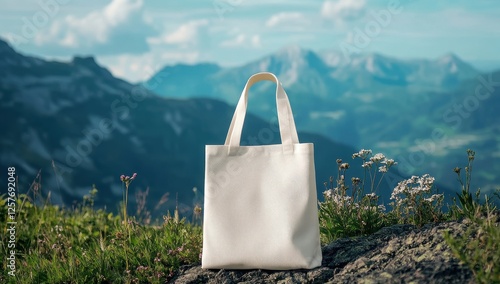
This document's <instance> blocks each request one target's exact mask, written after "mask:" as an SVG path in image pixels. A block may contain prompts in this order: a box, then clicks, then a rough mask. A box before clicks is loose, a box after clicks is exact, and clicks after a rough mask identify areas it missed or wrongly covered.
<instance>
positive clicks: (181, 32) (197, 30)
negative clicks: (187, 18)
mask: <svg viewBox="0 0 500 284" xmlns="http://www.w3.org/2000/svg"><path fill="white" fill-rule="evenodd" d="M207 25H208V20H206V19H202V20H195V21H191V22H188V23H185V24H183V25H181V26H179V27H178V28H177V29H176V30H175V31H174V32H172V33H169V34H165V35H163V36H162V37H161V41H163V42H164V43H170V44H180V45H196V44H197V43H198V39H199V36H200V34H201V33H206V30H203V28H204V27H206V26H207ZM161 41H160V42H161Z"/></svg>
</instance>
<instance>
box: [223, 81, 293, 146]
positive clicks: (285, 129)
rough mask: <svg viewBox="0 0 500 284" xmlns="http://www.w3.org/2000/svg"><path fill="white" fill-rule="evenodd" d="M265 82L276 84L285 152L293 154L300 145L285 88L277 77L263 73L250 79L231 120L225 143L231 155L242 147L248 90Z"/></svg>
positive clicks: (281, 134) (282, 142) (279, 120)
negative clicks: (255, 84)
mask: <svg viewBox="0 0 500 284" xmlns="http://www.w3.org/2000/svg"><path fill="white" fill-rule="evenodd" d="M265 80H266V81H272V82H274V83H276V105H277V109H278V122H279V128H280V136H281V144H282V145H283V152H293V144H298V143H299V137H298V136H297V129H296V127H295V121H294V119H293V114H292V108H291V106H290V101H289V100H288V96H287V95H286V92H285V90H284V89H283V86H282V85H281V83H280V82H279V80H278V78H277V77H276V75H274V74H272V73H269V72H262V73H257V74H254V75H252V76H251V77H250V78H249V79H248V81H247V83H246V85H245V88H244V89H243V92H242V93H241V97H240V100H239V101H238V105H237V106H236V110H235V112H234V115H233V119H232V120H231V125H230V126H229V131H228V133H227V136H226V142H225V143H224V145H226V146H229V149H228V151H229V153H231V152H233V151H234V150H235V149H236V147H238V146H240V140H241V132H242V131H243V122H244V121H245V115H246V111H247V103H248V90H249V89H250V87H252V85H253V84H254V83H256V82H259V81H265ZM232 150H233V151H232Z"/></svg>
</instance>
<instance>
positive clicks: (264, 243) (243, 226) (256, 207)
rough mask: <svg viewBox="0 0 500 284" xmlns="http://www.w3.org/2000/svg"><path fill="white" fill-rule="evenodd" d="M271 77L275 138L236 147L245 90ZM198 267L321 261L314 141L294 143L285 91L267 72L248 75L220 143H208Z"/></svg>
mask: <svg viewBox="0 0 500 284" xmlns="http://www.w3.org/2000/svg"><path fill="white" fill-rule="evenodd" d="M263 80H267V81H272V82H274V83H276V104H277V109H278V121H279V128H280V136H281V144H276V145H262V146H240V140H241V132H242V129H243V123H244V119H245V114H246V110H247V101H248V90H249V88H250V87H251V86H252V85H253V84H254V83H256V82H259V81H263ZM205 150H206V157H205V200H204V220H203V252H202V268H204V269H222V268H224V269H269V270H289V269H301V268H302V269H311V268H314V267H318V266H320V265H321V260H322V255H321V244H320V238H319V221H318V203H317V193H316V179H315V168H314V146H313V144H311V143H299V139H298V136H297V130H296V127H295V122H294V119H293V114H292V109H291V106H290V102H289V100H288V96H287V94H286V92H285V90H284V89H283V87H282V85H281V83H280V82H279V80H278V78H277V77H276V76H275V75H274V74H272V73H267V72H263V73H257V74H255V75H253V76H251V77H250V79H249V80H248V82H247V84H246V85H245V87H244V89H243V92H242V94H241V97H240V100H239V102H238V105H237V106H236V110H235V113H234V115H233V119H232V121H231V125H230V127H229V131H228V134H227V137H226V141H225V143H224V145H207V146H206V149H205Z"/></svg>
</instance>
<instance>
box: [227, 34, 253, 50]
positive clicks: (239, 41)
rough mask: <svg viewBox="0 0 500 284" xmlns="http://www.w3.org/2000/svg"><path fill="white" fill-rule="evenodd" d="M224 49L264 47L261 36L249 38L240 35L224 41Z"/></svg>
mask: <svg viewBox="0 0 500 284" xmlns="http://www.w3.org/2000/svg"><path fill="white" fill-rule="evenodd" d="M220 45H221V46H223V47H239V46H242V47H253V48H259V47H261V46H262V44H261V40H260V35H252V36H248V35H246V34H238V35H236V37H234V38H232V39H229V40H226V41H223V42H222V43H221V44H220Z"/></svg>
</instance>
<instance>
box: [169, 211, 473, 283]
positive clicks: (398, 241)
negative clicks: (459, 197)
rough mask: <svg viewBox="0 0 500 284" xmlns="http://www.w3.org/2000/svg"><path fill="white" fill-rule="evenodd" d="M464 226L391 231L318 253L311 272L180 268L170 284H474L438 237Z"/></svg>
mask: <svg viewBox="0 0 500 284" xmlns="http://www.w3.org/2000/svg"><path fill="white" fill-rule="evenodd" d="M467 226H469V222H468V221H460V222H446V223H440V224H429V225H426V226H423V227H422V228H416V227H415V226H412V225H395V226H391V227H386V228H383V229H381V230H380V231H378V232H377V233H375V234H372V235H370V236H366V237H359V238H344V239H338V240H336V241H334V242H332V243H330V244H329V245H327V246H325V247H323V263H322V266H321V267H319V268H316V269H313V270H292V271H266V270H249V271H231V270H224V269H223V270H203V269H201V267H200V266H199V265H195V266H184V267H181V269H180V270H179V272H178V273H177V275H176V276H175V277H174V278H173V279H172V280H171V283H218V284H219V283H227V284H229V283H460V284H463V283H475V282H474V279H473V275H472V272H471V271H470V270H469V269H468V268H467V267H466V266H465V265H463V264H461V263H460V262H459V260H458V259H456V258H455V257H454V256H453V254H452V252H451V250H450V248H449V247H448V246H447V245H446V243H445V241H444V238H443V232H444V231H446V230H449V231H450V233H451V234H452V235H455V236H456V235H462V234H464V233H465V231H466V229H467Z"/></svg>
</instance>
